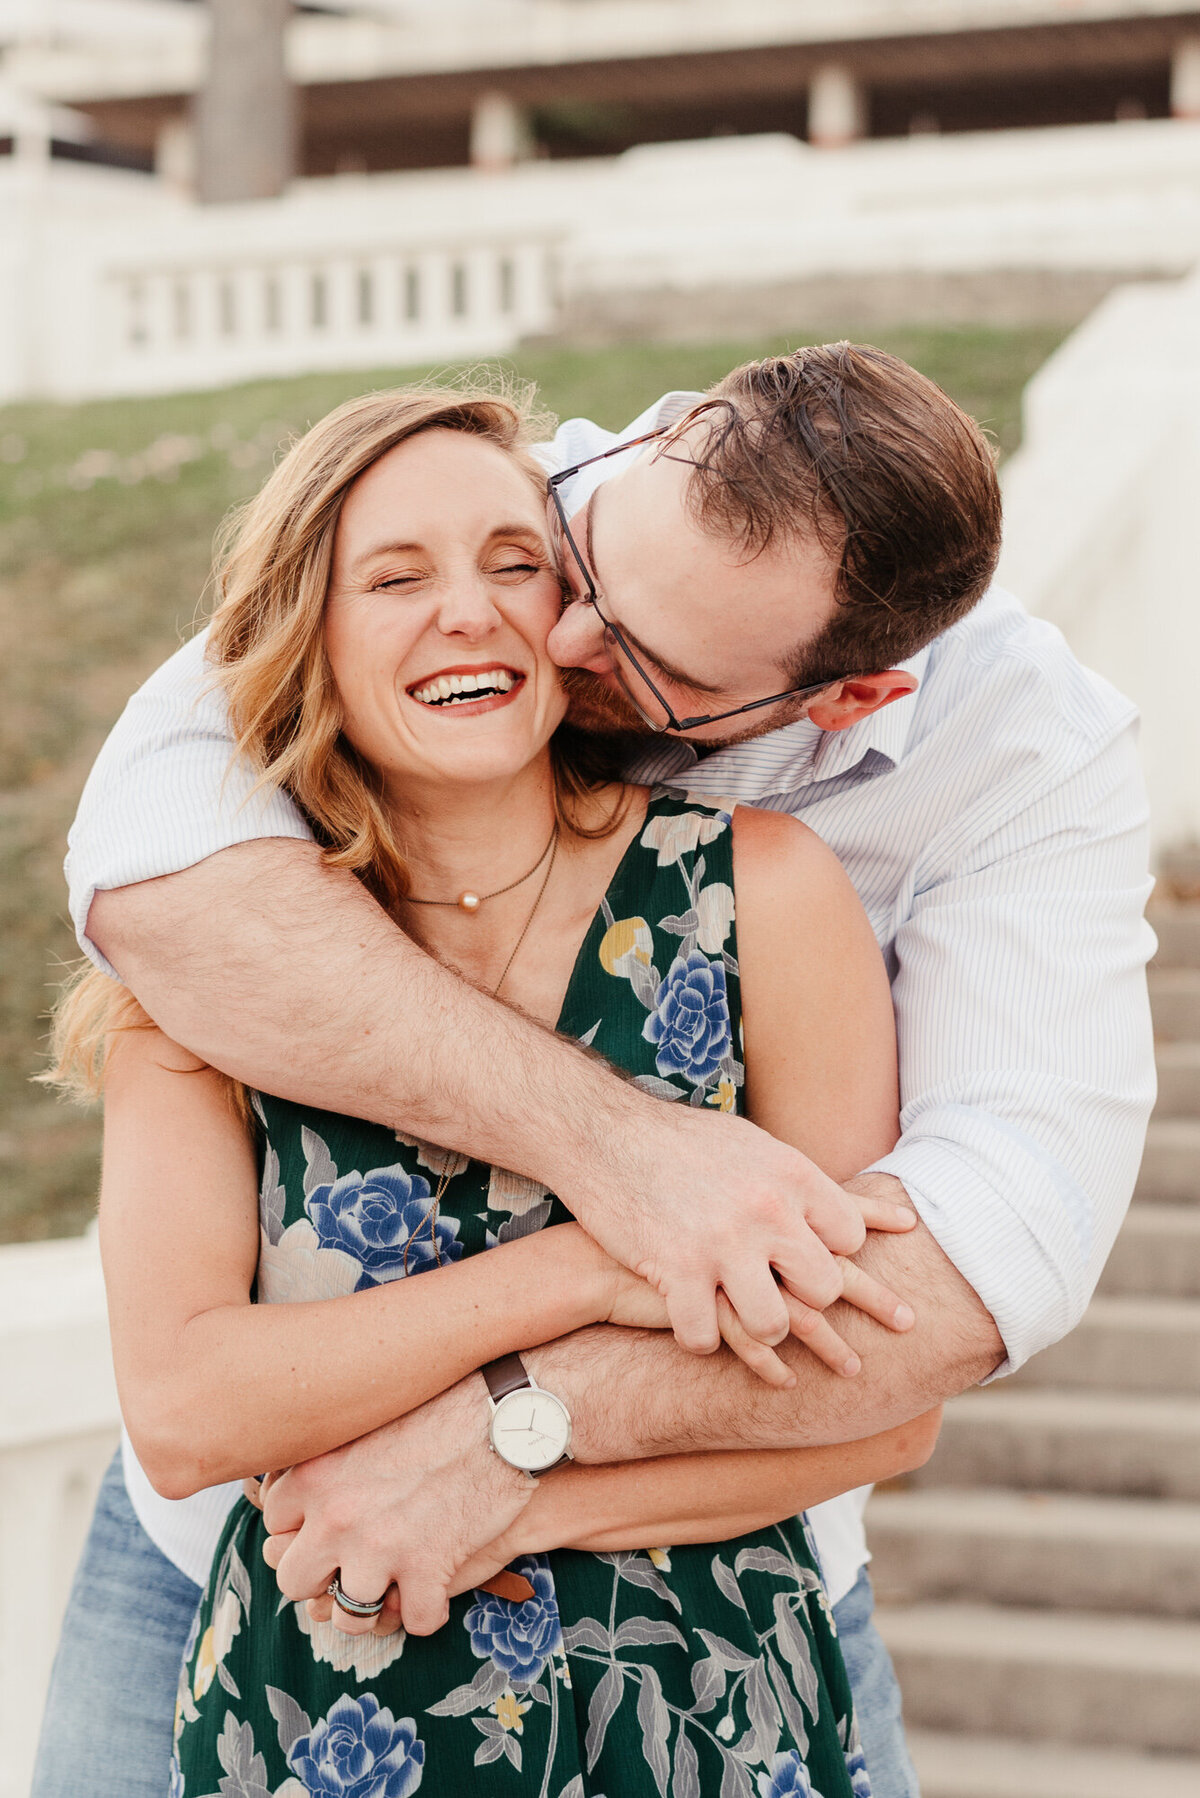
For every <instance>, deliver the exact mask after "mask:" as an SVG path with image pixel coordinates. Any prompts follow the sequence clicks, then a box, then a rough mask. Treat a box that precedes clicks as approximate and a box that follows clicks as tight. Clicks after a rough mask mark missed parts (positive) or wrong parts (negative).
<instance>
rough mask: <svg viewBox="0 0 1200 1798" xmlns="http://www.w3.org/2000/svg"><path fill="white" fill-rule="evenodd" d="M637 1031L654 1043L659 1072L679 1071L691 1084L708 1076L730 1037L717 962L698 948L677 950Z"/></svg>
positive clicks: (726, 1050)
mask: <svg viewBox="0 0 1200 1798" xmlns="http://www.w3.org/2000/svg"><path fill="white" fill-rule="evenodd" d="M642 1035H643V1036H644V1037H645V1039H646V1041H647V1042H648V1043H654V1044H656V1045H657V1048H658V1054H657V1055H656V1057H655V1066H656V1067H657V1068H658V1071H659V1073H660V1074H662V1075H664V1076H667V1075H670V1074H682V1075H683V1077H684V1079H685V1080H690V1081H691V1083H692V1085H693V1086H703V1085H704V1084H705V1082H706V1081H708V1080H711V1079H712V1077H713V1075H714V1074H715V1073H716V1071H717V1069H718V1068H719V1067H720V1065H721V1062H722V1060H723V1058H724V1057H725V1056H726V1055H727V1054H728V1053H729V1046H730V1042H731V1040H732V1036H731V1032H730V1027H729V997H728V994H727V992H726V990H725V969H724V966H723V965H722V963H721V962H719V961H716V962H714V961H709V959H708V957H707V956H706V955H701V953H700V951H699V950H698V949H693V950H692V952H691V954H690V955H680V956H678V957H677V958H676V959H675V961H674V962H673V963H672V964H671V968H670V971H669V972H668V974H667V977H666V979H665V980H664V981H663V982H662V983H661V984H660V986H659V989H658V991H657V993H656V994H655V995H654V1010H653V1011H652V1012H651V1014H650V1016H649V1017H648V1018H647V1019H646V1022H645V1024H644V1025H643V1027H642Z"/></svg>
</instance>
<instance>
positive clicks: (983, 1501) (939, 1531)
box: [867, 1487, 1200, 1618]
mask: <svg viewBox="0 0 1200 1798" xmlns="http://www.w3.org/2000/svg"><path fill="white" fill-rule="evenodd" d="M867 1534H868V1537H869V1539H870V1543H871V1555H872V1560H871V1578H872V1580H873V1581H874V1584H875V1591H876V1594H877V1595H878V1598H879V1601H880V1603H881V1604H917V1603H926V1602H928V1601H930V1600H934V1599H936V1600H945V1599H962V1600H967V1601H969V1602H973V1603H989V1604H1009V1605H1021V1606H1025V1607H1033V1606H1035V1605H1038V1606H1040V1605H1047V1606H1049V1605H1057V1606H1060V1607H1063V1608H1065V1609H1067V1610H1076V1611H1128V1612H1134V1613H1142V1614H1147V1615H1149V1614H1153V1615H1154V1616H1158V1617H1195V1618H1200V1504H1190V1505H1189V1504H1171V1503H1169V1502H1167V1501H1165V1500H1153V1499H1134V1498H1094V1497H1084V1496H1079V1495H1077V1494H1069V1495H1068V1494H1061V1493H1049V1492H1011V1491H1003V1490H998V1489H995V1488H985V1489H983V1490H981V1491H975V1492H962V1491H954V1490H951V1489H947V1488H945V1487H942V1488H935V1489H933V1490H930V1491H925V1492H911V1491H890V1490H885V1491H881V1492H876V1493H875V1495H874V1497H873V1498H872V1499H871V1503H870V1506H869V1507H868V1510H867Z"/></svg>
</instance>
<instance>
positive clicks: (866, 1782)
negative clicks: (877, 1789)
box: [846, 1748, 871, 1798]
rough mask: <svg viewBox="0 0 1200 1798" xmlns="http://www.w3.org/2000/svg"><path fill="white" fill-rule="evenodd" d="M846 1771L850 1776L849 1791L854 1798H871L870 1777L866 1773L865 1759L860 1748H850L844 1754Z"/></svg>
mask: <svg viewBox="0 0 1200 1798" xmlns="http://www.w3.org/2000/svg"><path fill="white" fill-rule="evenodd" d="M846 1771H847V1773H848V1774H849V1775H850V1790H851V1791H852V1792H853V1793H854V1798H871V1776H870V1774H869V1773H868V1772H867V1762H866V1757H865V1756H864V1754H863V1751H862V1749H861V1748H851V1749H849V1750H848V1752H847V1754H846Z"/></svg>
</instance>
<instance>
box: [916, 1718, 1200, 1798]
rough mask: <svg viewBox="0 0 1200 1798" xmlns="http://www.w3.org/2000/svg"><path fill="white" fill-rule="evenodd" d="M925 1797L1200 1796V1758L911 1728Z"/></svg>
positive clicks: (1132, 1797)
mask: <svg viewBox="0 0 1200 1798" xmlns="http://www.w3.org/2000/svg"><path fill="white" fill-rule="evenodd" d="M908 1745H909V1748H910V1749H911V1751H912V1757H913V1762H914V1764H915V1766H916V1769H917V1773H918V1775H919V1777H920V1781H921V1798H1155V1795H1156V1794H1162V1795H1163V1798H1165V1795H1166V1794H1168V1793H1169V1794H1170V1798H1200V1760H1197V1759H1194V1758H1192V1757H1191V1756H1188V1757H1187V1758H1186V1759H1185V1758H1183V1757H1182V1756H1179V1755H1174V1754H1130V1753H1128V1751H1126V1750H1124V1749H1120V1748H1068V1747H1064V1746H1063V1745H1062V1744H1061V1743H1058V1742H1013V1741H1008V1740H1005V1739H1004V1738H1003V1737H1001V1736H952V1735H938V1734H936V1733H935V1732H934V1731H932V1730H925V1729H919V1730H917V1729H913V1730H909V1731H908Z"/></svg>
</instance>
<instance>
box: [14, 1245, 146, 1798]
mask: <svg viewBox="0 0 1200 1798" xmlns="http://www.w3.org/2000/svg"><path fill="white" fill-rule="evenodd" d="M0 1370H2V1379H0V1741H2V1742H3V1743H4V1748H3V1751H2V1752H0V1798H28V1792H29V1778H30V1773H31V1771H32V1768H33V1756H34V1749H35V1747H36V1743H37V1729H38V1724H39V1722H40V1720H41V1714H42V1705H43V1702H44V1699H45V1692H46V1681H47V1679H48V1677H49V1673H50V1664H51V1662H52V1660H53V1658H54V1649H55V1645H56V1643H57V1641H58V1632H59V1625H60V1623H61V1620H62V1613H63V1607H64V1606H65V1604H66V1600H67V1593H68V1591H69V1589H70V1584H71V1578H72V1575H73V1573H74V1570H75V1563H76V1561H77V1560H78V1558H79V1551H80V1548H81V1546H82V1544H83V1539H84V1536H85V1534H86V1532H87V1526H88V1520H89V1518H90V1516H91V1510H92V1503H93V1500H94V1498H95V1494H96V1488H97V1486H98V1485H99V1483H100V1477H101V1475H102V1473H103V1472H104V1468H105V1466H106V1465H107V1463H108V1460H109V1457H110V1456H111V1454H112V1452H113V1449H114V1447H115V1445H116V1441H117V1429H118V1417H117V1398H116V1390H115V1387H114V1385H113V1376H112V1366H111V1362H110V1359H109V1350H108V1325H107V1320H106V1317H105V1309H104V1289H103V1284H102V1281H101V1278H100V1262H99V1256H98V1254H97V1250H96V1244H95V1241H94V1239H93V1238H90V1237H84V1238H82V1239H80V1240H77V1241H70V1242H45V1243H29V1244H20V1245H17V1246H14V1247H8V1248H0ZM85 1788H86V1779H85V1777H84V1774H83V1770H82V1769H81V1785H80V1793H81V1798H83V1793H84V1791H85Z"/></svg>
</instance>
